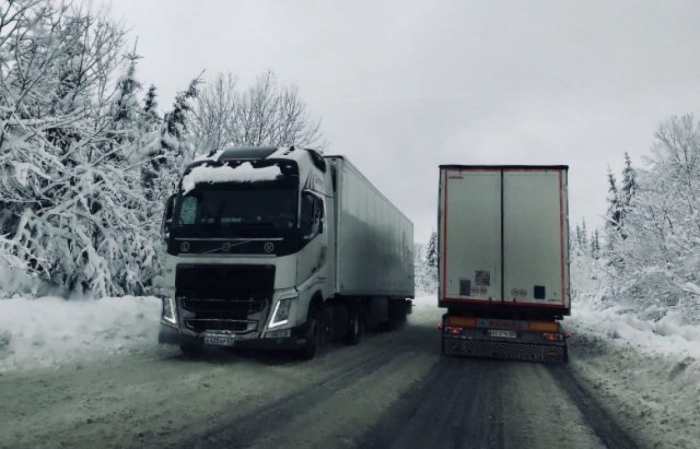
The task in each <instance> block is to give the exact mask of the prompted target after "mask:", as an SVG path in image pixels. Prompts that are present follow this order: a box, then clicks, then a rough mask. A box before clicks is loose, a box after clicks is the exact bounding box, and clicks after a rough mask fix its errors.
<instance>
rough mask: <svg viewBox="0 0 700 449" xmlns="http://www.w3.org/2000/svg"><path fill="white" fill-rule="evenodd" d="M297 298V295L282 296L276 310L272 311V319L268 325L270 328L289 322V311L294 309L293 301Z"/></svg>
mask: <svg viewBox="0 0 700 449" xmlns="http://www.w3.org/2000/svg"><path fill="white" fill-rule="evenodd" d="M295 299H297V296H296V295H295V296H290V297H287V298H280V299H279V300H278V301H277V304H276V305H275V310H274V312H272V319H270V324H269V326H267V328H268V329H272V328H275V327H279V326H282V325H285V324H287V323H288V322H289V312H290V311H291V310H292V301H293V300H295Z"/></svg>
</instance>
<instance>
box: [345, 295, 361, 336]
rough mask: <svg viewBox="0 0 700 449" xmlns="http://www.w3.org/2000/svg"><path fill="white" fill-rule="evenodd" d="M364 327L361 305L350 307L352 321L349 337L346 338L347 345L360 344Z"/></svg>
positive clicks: (349, 324)
mask: <svg viewBox="0 0 700 449" xmlns="http://www.w3.org/2000/svg"><path fill="white" fill-rule="evenodd" d="M363 327H364V325H363V323H362V310H361V308H360V304H359V303H356V304H353V305H351V306H350V319H349V320H348V336H347V337H346V343H347V344H349V345H356V344H358V343H359V342H360V340H361V339H362V334H363V331H364V329H363Z"/></svg>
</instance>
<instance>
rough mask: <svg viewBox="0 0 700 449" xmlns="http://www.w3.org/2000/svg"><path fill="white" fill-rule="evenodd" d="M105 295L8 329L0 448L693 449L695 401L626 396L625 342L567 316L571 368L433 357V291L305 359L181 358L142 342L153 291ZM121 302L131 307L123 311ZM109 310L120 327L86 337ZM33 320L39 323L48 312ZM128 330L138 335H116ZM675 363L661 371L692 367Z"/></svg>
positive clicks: (630, 383) (634, 382)
mask: <svg viewBox="0 0 700 449" xmlns="http://www.w3.org/2000/svg"><path fill="white" fill-rule="evenodd" d="M110 301H112V300H108V301H107V302H106V303H104V304H103V305H102V306H98V305H95V304H88V305H87V308H88V309H90V307H92V308H93V309H92V310H91V311H83V312H75V313H84V314H85V315H81V318H82V319H85V320H87V321H90V319H92V322H91V323H85V324H84V326H87V327H85V328H84V329H83V332H82V333H81V332H77V331H75V329H74V328H75V324H70V323H78V322H79V321H75V320H72V319H70V318H68V319H63V320H62V321H63V322H64V324H63V325H62V326H58V325H56V326H57V329H55V330H54V334H55V335H59V336H58V337H57V338H55V339H51V338H47V337H46V335H50V334H51V333H42V332H40V331H39V330H38V329H35V328H31V329H33V330H31V331H29V330H26V329H25V331H24V333H22V332H20V331H19V330H20V329H19V328H20V327H21V326H16V327H15V328H13V330H12V331H6V332H7V333H8V334H10V337H8V338H10V340H11V341H10V342H9V343H7V344H5V346H4V350H5V351H6V353H5V355H4V357H1V358H0V367H2V368H3V371H2V375H1V376H0V398H2V400H1V401H0V447H7V448H17V447H19V448H21V447H27V448H29V447H31V448H37V447H64V446H65V447H170V446H181V447H377V448H379V447H479V448H480V447H494V448H511V447H512V448H516V447H517V448H522V447H528V448H540V447H541V448H545V447H566V448H599V447H610V448H613V447H614V448H625V447H660V448H664V447H674V448H675V447H679V448H683V447H685V448H692V447H695V446H693V444H694V442H696V441H698V439H697V438H696V437H697V436H698V435H697V433H698V428H697V421H698V420H697V419H695V422H693V419H694V416H695V417H697V416H700V415H698V414H696V415H692V413H693V408H692V407H693V406H695V407H697V401H696V402H695V403H694V404H693V403H691V401H686V402H680V403H679V404H678V407H681V408H682V410H677V409H676V410H674V407H673V406H672V404H659V403H656V402H654V401H655V400H657V399H658V395H660V394H662V393H663V391H664V390H659V389H658V388H657V389H656V390H653V391H652V392H651V393H649V394H647V395H646V396H645V395H644V394H643V392H638V394H637V398H634V396H635V395H634V392H635V389H636V388H640V386H642V385H644V384H643V383H639V382H638V379H637V378H636V377H635V375H634V372H636V373H639V372H640V371H639V370H640V369H641V368H639V367H636V368H635V369H636V371H635V370H632V371H634V372H630V373H628V372H627V371H626V368H625V366H626V365H625V362H624V360H627V359H628V358H629V357H633V353H632V352H630V351H632V350H634V348H632V349H629V348H627V349H625V348H626V347H625V346H624V345H621V344H620V343H619V341H618V342H616V343H615V344H612V343H607V342H605V341H603V340H600V339H598V340H596V338H598V337H596V336H595V333H594V332H592V331H586V330H585V323H586V322H587V321H584V322H583V323H582V322H581V321H580V320H579V321H576V320H577V319H578V318H575V319H574V320H573V321H572V325H574V327H575V329H576V330H577V332H578V335H577V336H576V337H574V339H573V340H572V342H571V348H572V364H571V365H570V366H569V367H548V366H544V365H539V364H533V363H517V362H502V361H490V360H473V359H463V358H445V357H441V356H440V354H439V344H438V339H439V334H438V331H437V330H436V329H435V324H436V323H437V321H438V319H439V316H440V314H441V311H440V310H438V309H436V308H435V307H434V301H433V299H432V298H420V299H419V300H418V301H417V305H416V307H414V313H413V314H412V315H410V316H409V320H408V323H407V325H406V326H405V327H404V328H402V329H401V330H399V331H396V332H392V333H380V334H370V335H366V336H365V338H364V340H363V341H362V342H361V343H360V345H358V346H353V347H347V346H342V345H338V346H335V347H333V348H331V349H329V350H327V351H326V352H324V353H323V354H321V355H320V356H319V357H317V358H316V359H314V360H312V361H310V362H299V361H296V360H293V359H291V358H288V357H284V356H280V355H274V354H241V353H230V352H226V351H212V352H211V353H210V354H208V356H207V357H206V358H204V359H203V360H188V359H185V358H183V357H181V356H180V354H179V352H178V351H177V350H175V349H169V348H163V347H158V346H157V345H156V344H155V343H154V334H152V333H151V332H152V330H151V327H152V325H155V324H157V319H158V317H157V313H158V307H157V302H156V301H154V300H152V299H140V298H131V299H129V300H127V301H126V302H124V301H123V302H122V303H120V304H111V303H110ZM114 301H116V300H114ZM129 301H130V302H131V303H135V304H139V305H138V306H133V304H132V306H133V307H135V308H134V310H138V312H135V313H132V315H133V316H132V317H129V313H128V312H127V311H126V310H127V309H128V307H126V306H124V303H127V302H129ZM7 304H8V303H5V305H7ZM83 305H85V304H83ZM34 306H37V307H38V305H36V304H32V307H34ZM2 307H3V306H2V302H0V317H2V316H3V314H2V312H3V309H2ZM55 307H56V308H59V309H61V308H62V309H64V313H63V315H72V312H71V313H66V310H67V308H73V307H78V306H74V305H73V304H70V305H66V304H65V303H57V304H55ZM125 307H126V308H125ZM139 308H140V309H139ZM13 309H14V310H15V315H14V318H15V319H26V317H24V318H21V317H20V316H19V315H21V314H20V313H19V312H17V307H14V308H13ZM101 309H104V310H101ZM152 313H153V314H155V315H154V316H151V314H152ZM49 315H50V316H56V315H61V314H60V313H59V312H58V311H56V310H54V311H53V312H52V313H51V314H49ZM63 315H61V317H62V318H65V316H63ZM5 317H7V315H5ZM100 317H102V318H100ZM109 317H111V320H112V321H113V322H114V323H117V324H118V326H117V327H119V328H123V329H122V330H116V329H112V331H111V332H105V331H104V329H102V330H99V331H98V328H100V326H101V325H102V326H104V325H105V323H106V322H107V321H109V320H110V318H109ZM35 318H36V317H35ZM2 319H3V318H0V325H2V326H6V325H8V324H7V323H8V322H7V321H5V322H2V321H1V320H2ZM5 319H7V318H5ZM36 320H38V321H39V322H35V323H34V324H33V326H38V327H39V328H40V327H41V321H42V320H50V317H49V316H45V317H43V318H36ZM100 320H102V321H100ZM100 323H102V324H100ZM108 327H109V326H108ZM130 332H131V333H135V334H137V335H136V336H130V337H129V338H126V337H127V336H129V335H128V334H129V333H130ZM139 335H140V336H139ZM38 336H43V338H39V337H38ZM89 336H92V337H91V338H89ZM151 337H153V340H150V339H151ZM25 340H26V341H25ZM90 340H91V342H92V344H90ZM616 340H620V339H619V338H618V339H616ZM27 341H34V342H37V344H35V345H29V344H28V343H27ZM71 342H72V343H71ZM75 342H80V344H75ZM71 345H72V346H74V347H76V348H77V349H76V350H75V351H71V350H69V347H70V346H71ZM19 349H21V350H19ZM32 351H33V352H32ZM32 353H33V354H34V356H30V354H32ZM640 356H642V357H647V359H644V360H646V362H647V363H649V361H650V360H651V359H650V358H651V357H653V355H652V354H646V355H640ZM615 359H619V360H622V362H620V364H619V365H617V367H616V365H615V363H614V360H615ZM693 360H694V359H693ZM59 362H60V363H59ZM687 363H688V365H687V366H686V365H684V366H686V368H677V369H676V371H679V372H676V373H675V378H680V379H683V376H685V375H686V374H688V373H687V372H686V371H687V370H688V369H690V370H692V369H694V367H695V365H693V363H694V362H693V361H690V360H687ZM635 366H636V365H635ZM615 367H616V368H615ZM613 369H616V371H615V373H616V374H615V373H611V372H610V371H611V370H613ZM658 369H660V368H658ZM615 376H616V377H615ZM687 383H690V381H689V380H688V381H687ZM696 385H697V384H696ZM687 388H688V389H687V390H685V392H686V393H690V392H691V389H692V386H688V387H687ZM695 394H696V395H697V391H695ZM639 398H646V399H644V400H639V401H637V402H634V401H633V399H639ZM696 398H697V396H696ZM695 410H696V411H697V409H695ZM674 413H675V414H674ZM674 418H675V419H676V421H675V422H674V421H670V420H671V419H674ZM681 418H682V419H684V422H683V423H681V422H679V421H678V419H681ZM662 421H665V422H664V423H663V424H662ZM642 427H644V428H642Z"/></svg>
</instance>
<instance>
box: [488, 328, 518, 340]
mask: <svg viewBox="0 0 700 449" xmlns="http://www.w3.org/2000/svg"><path fill="white" fill-rule="evenodd" d="M489 335H490V336H491V337H498V338H515V337H517V335H516V334H515V331H504V330H500V329H491V330H489Z"/></svg>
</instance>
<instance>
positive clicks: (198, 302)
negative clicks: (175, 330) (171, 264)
mask: <svg viewBox="0 0 700 449" xmlns="http://www.w3.org/2000/svg"><path fill="white" fill-rule="evenodd" d="M274 282H275V267H274V265H179V266H178V267H177V272H176V277H175V289H176V297H177V299H178V302H179V304H180V306H181V307H182V309H183V311H185V312H188V313H186V314H185V317H184V320H183V321H184V324H185V326H186V327H187V328H189V329H191V330H193V331H195V332H202V331H205V330H231V331H236V332H251V331H254V330H256V329H257V328H258V322H259V321H260V320H261V319H264V318H265V315H266V314H265V313H264V312H266V310H267V308H268V307H269V305H270V302H271V300H272V293H273V289H274ZM261 313H262V315H261ZM251 318H252V319H251Z"/></svg>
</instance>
